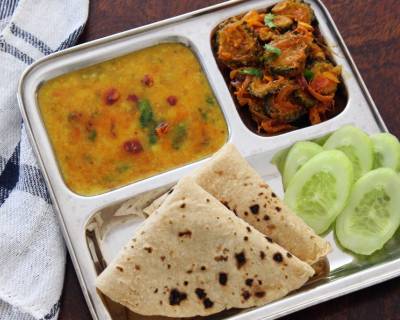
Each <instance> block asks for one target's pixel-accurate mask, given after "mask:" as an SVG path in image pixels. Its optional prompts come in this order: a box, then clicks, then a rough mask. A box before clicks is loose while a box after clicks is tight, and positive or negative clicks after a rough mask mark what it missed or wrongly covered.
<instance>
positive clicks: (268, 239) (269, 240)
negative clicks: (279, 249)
mask: <svg viewBox="0 0 400 320" xmlns="http://www.w3.org/2000/svg"><path fill="white" fill-rule="evenodd" d="M265 239H267V241H268V242H270V243H272V242H273V241H272V239H271V238H270V237H267V236H265Z"/></svg>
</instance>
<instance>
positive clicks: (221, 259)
mask: <svg viewBox="0 0 400 320" xmlns="http://www.w3.org/2000/svg"><path fill="white" fill-rule="evenodd" d="M214 260H215V261H217V262H221V261H228V257H227V256H223V255H220V256H216V257H214Z"/></svg>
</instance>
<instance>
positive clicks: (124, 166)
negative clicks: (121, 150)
mask: <svg viewBox="0 0 400 320" xmlns="http://www.w3.org/2000/svg"><path fill="white" fill-rule="evenodd" d="M130 168H131V166H130V165H129V164H126V163H123V164H120V165H118V166H117V168H116V170H117V172H118V173H124V172H126V171H128V170H129V169H130Z"/></svg>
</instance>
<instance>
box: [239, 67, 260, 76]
mask: <svg viewBox="0 0 400 320" xmlns="http://www.w3.org/2000/svg"><path fill="white" fill-rule="evenodd" d="M239 73H240V74H249V75H251V76H256V77H259V78H261V77H262V75H263V72H262V71H261V70H260V69H256V68H246V69H242V70H240V71H239Z"/></svg>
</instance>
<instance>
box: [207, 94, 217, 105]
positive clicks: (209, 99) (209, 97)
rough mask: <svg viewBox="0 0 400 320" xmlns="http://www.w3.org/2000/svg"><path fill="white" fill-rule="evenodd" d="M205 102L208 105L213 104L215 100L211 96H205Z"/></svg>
mask: <svg viewBox="0 0 400 320" xmlns="http://www.w3.org/2000/svg"><path fill="white" fill-rule="evenodd" d="M206 102H207V103H208V104H210V105H214V104H215V100H214V98H213V97H212V96H207V98H206Z"/></svg>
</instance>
